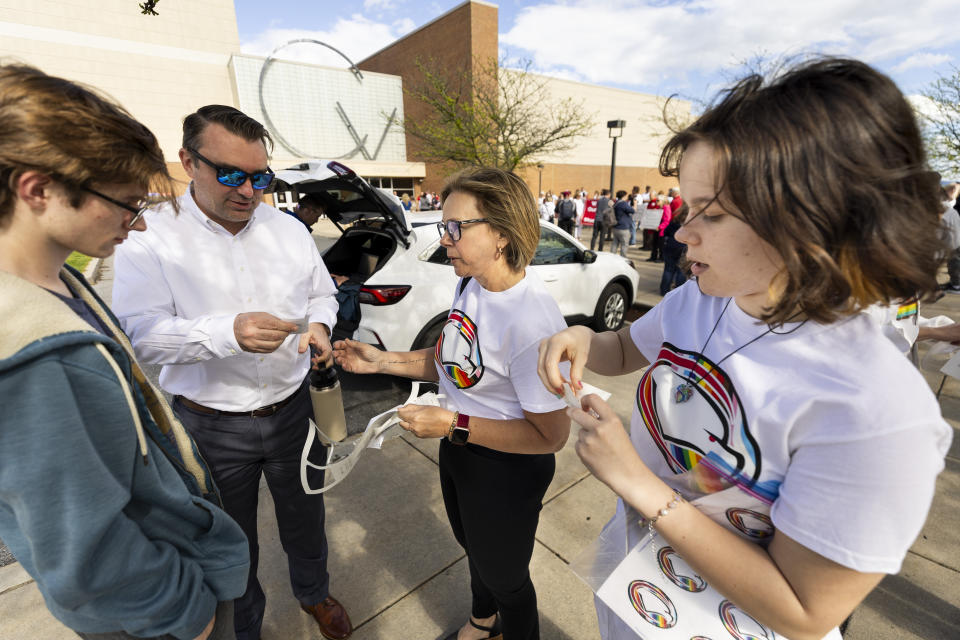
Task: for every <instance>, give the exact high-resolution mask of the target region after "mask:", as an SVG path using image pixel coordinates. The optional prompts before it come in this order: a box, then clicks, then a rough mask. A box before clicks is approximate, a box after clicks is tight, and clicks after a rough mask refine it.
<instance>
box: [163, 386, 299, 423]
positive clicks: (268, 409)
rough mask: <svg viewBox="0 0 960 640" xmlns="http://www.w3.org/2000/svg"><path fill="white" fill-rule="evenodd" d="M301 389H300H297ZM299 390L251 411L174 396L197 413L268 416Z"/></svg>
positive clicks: (286, 403) (291, 398)
mask: <svg viewBox="0 0 960 640" xmlns="http://www.w3.org/2000/svg"><path fill="white" fill-rule="evenodd" d="M297 391H299V389H297ZM297 391H294V392H293V393H291V394H290V395H289V396H287V397H286V398H284V399H283V400H280V401H279V402H274V403H273V404H268V405H266V406H264V407H260V408H259V409H253V410H251V411H222V410H220V409H214V408H212V407H205V406H204V405H202V404H200V403H199V402H194V401H193V400H190V399H189V398H184V397H183V396H174V399H175V400H180V402H182V403H183V404H184V406H185V407H188V408H190V409H193V410H194V411H196V412H197V413H205V414H207V415H208V416H243V417H247V418H266V417H268V416H272V415H273V414H275V413H276V412H277V411H280V409H283V408H284V407H285V406H287V405H288V404H290V401H291V400H293V398H294V397H295V396H296V395H297Z"/></svg>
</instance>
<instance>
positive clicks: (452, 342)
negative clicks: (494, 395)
mask: <svg viewBox="0 0 960 640" xmlns="http://www.w3.org/2000/svg"><path fill="white" fill-rule="evenodd" d="M434 359H435V360H436V362H437V364H438V365H439V366H440V368H441V369H442V370H443V373H444V375H445V376H447V379H448V380H449V381H450V382H452V383H453V384H455V385H456V386H457V388H458V389H469V388H470V387H472V386H474V385H475V384H477V383H478V382H480V378H482V377H483V356H482V355H481V354H480V339H479V337H478V336H477V325H476V324H475V323H474V322H473V320H471V319H470V318H469V316H467V314H465V313H464V312H463V311H460V310H459V309H454V310H453V311H451V312H450V315H449V316H447V322H446V324H444V325H443V331H441V332H440V339H439V340H437V348H436V350H435V351H434Z"/></svg>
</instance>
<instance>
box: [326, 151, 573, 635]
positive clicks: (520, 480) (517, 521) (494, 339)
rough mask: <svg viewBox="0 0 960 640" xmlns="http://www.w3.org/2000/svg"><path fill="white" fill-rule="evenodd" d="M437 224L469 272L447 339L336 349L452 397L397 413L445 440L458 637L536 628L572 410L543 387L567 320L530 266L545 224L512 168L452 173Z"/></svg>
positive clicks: (350, 365)
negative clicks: (460, 579)
mask: <svg viewBox="0 0 960 640" xmlns="http://www.w3.org/2000/svg"><path fill="white" fill-rule="evenodd" d="M438 227H439V230H440V234H441V245H442V246H443V247H445V248H446V250H447V256H448V257H449V258H450V262H451V263H452V265H453V268H454V270H455V272H456V274H457V275H458V276H460V278H461V280H460V285H459V286H458V287H457V290H456V291H455V292H453V293H454V299H453V304H452V305H451V309H450V313H449V316H448V318H447V322H446V324H445V325H444V327H443V330H442V332H441V335H440V338H439V340H438V342H437V344H436V347H434V348H429V349H421V350H419V351H413V352H406V353H394V352H383V351H379V350H378V349H376V348H374V347H373V346H372V345H368V344H364V343H360V342H355V341H353V340H343V341H339V342H337V343H336V344H334V357H335V359H336V361H337V363H338V364H340V365H341V366H342V367H343V368H344V369H346V370H347V371H350V372H353V373H388V374H391V375H399V376H405V377H409V378H414V379H420V380H433V381H438V382H439V384H440V391H441V393H442V394H443V395H444V396H445V399H444V401H443V402H444V405H443V406H442V407H423V406H417V405H408V406H405V407H401V409H400V411H399V415H400V418H401V420H402V422H401V423H400V425H401V426H402V427H403V428H404V429H407V430H408V431H411V432H412V433H414V434H415V435H416V436H417V437H419V438H439V439H440V484H441V488H442V491H443V498H444V504H445V506H446V510H447V516H448V518H449V520H450V525H451V527H452V528H453V532H454V535H455V536H456V538H457V541H458V542H459V543H460V544H461V545H462V546H463V548H464V549H465V550H466V552H467V557H468V560H469V567H470V588H471V594H472V609H471V614H472V615H471V617H470V619H469V621H468V622H467V623H466V624H464V626H463V627H462V628H461V629H460V630H459V632H458V633H454V634H452V635H451V636H450V638H458V639H459V640H472V639H480V638H499V637H501V636H500V633H501V631H502V633H503V636H502V637H503V638H505V639H506V640H526V639H530V638H538V637H539V622H538V618H537V599H536V592H535V591H534V587H533V583H532V582H531V580H530V573H529V563H530V557H531V554H532V553H533V544H534V533H535V532H536V529H537V522H538V520H539V514H540V508H541V501H542V499H543V496H544V493H545V492H546V490H547V486H548V485H549V484H550V481H551V479H552V478H553V472H554V456H553V454H554V452H556V451H558V450H559V449H560V448H561V447H563V445H564V443H565V442H566V441H567V436H568V434H569V430H570V421H569V419H567V418H566V416H565V414H564V411H563V408H564V406H565V405H564V403H563V401H562V400H560V399H558V398H557V397H556V396H554V395H553V394H551V393H550V392H548V391H547V390H546V389H544V388H543V385H542V384H540V381H539V378H538V377H537V348H538V345H539V343H540V341H541V340H542V339H544V338H546V337H548V336H550V335H552V333H553V332H555V331H557V330H561V329H563V328H565V327H566V323H565V322H564V320H563V316H562V315H561V313H560V310H559V308H558V307H557V304H556V302H554V300H553V298H552V297H551V296H550V294H549V293H547V291H546V289H545V287H544V285H543V283H542V282H541V281H540V280H539V278H538V277H537V276H536V275H535V274H534V273H533V272H532V271H530V270H528V269H527V266H528V265H529V264H530V262H531V260H532V259H533V255H534V252H535V251H536V248H537V243H538V241H539V238H540V224H539V221H538V215H537V204H536V201H535V200H534V198H533V194H532V193H530V190H529V189H528V188H527V186H526V184H524V182H523V181H522V180H521V179H520V178H518V177H517V176H516V175H515V174H513V173H509V172H505V171H501V170H499V169H492V168H475V169H468V170H466V171H464V172H463V173H460V174H458V175H457V176H455V177H454V178H452V179H451V181H450V182H449V183H448V184H447V186H446V188H445V189H444V191H443V221H442V222H440V223H438Z"/></svg>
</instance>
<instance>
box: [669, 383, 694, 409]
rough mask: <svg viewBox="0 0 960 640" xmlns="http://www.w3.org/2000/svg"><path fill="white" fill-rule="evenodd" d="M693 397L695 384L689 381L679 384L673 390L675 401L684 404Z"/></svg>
mask: <svg viewBox="0 0 960 640" xmlns="http://www.w3.org/2000/svg"><path fill="white" fill-rule="evenodd" d="M692 397H693V385H692V384H690V383H689V382H683V383H681V384H678V385H677V388H676V389H674V390H673V401H674V402H676V403H677V404H682V403H684V402H686V401H687V400H689V399H690V398H692Z"/></svg>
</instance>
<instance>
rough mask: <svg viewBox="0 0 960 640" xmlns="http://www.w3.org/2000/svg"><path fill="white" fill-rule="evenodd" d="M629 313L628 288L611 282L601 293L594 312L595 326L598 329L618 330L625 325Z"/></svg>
mask: <svg viewBox="0 0 960 640" xmlns="http://www.w3.org/2000/svg"><path fill="white" fill-rule="evenodd" d="M626 314H627V290H626V289H624V288H623V285H619V284H617V283H615V282H611V283H610V284H608V285H607V287H606V288H605V289H604V290H603V293H601V294H600V299H599V300H597V309H596V311H594V313H593V328H594V329H596V330H597V331H616V330H617V329H619V328H620V327H622V326H623V318H624V316H625V315H626Z"/></svg>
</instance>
